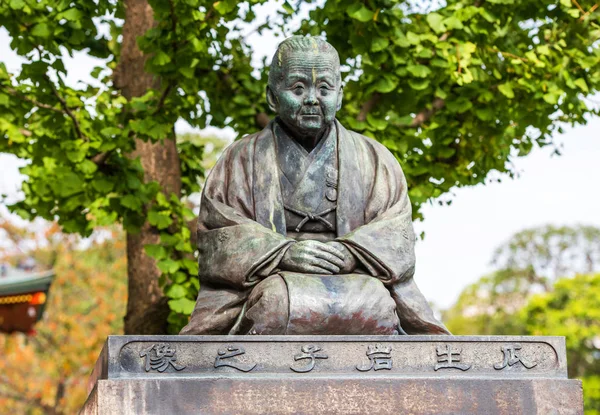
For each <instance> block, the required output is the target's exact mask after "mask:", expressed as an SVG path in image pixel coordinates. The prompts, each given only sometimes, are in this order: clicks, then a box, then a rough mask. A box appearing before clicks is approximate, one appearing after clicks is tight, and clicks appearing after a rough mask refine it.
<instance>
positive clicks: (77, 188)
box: [56, 172, 84, 197]
mask: <svg viewBox="0 0 600 415" xmlns="http://www.w3.org/2000/svg"><path fill="white" fill-rule="evenodd" d="M83 183H84V182H83V180H81V178H80V177H79V176H78V175H76V174H75V173H72V172H70V173H66V174H65V175H63V176H62V177H60V179H59V183H56V186H57V193H58V194H59V195H60V196H62V197H69V196H72V195H74V194H76V193H80V192H82V191H83Z"/></svg>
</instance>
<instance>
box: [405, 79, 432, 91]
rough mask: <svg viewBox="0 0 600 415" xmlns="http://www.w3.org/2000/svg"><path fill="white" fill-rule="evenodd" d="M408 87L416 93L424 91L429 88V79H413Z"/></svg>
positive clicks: (409, 81)
mask: <svg viewBox="0 0 600 415" xmlns="http://www.w3.org/2000/svg"><path fill="white" fill-rule="evenodd" d="M408 85H409V86H410V87H411V88H412V89H414V90H415V91H422V90H424V89H426V88H427V87H428V86H429V79H427V78H425V79H414V78H411V79H409V80H408Z"/></svg>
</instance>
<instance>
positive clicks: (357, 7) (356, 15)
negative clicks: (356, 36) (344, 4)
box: [346, 3, 375, 23]
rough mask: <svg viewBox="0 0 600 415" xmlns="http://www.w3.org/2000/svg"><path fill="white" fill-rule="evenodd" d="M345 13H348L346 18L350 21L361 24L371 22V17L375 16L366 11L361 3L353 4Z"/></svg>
mask: <svg viewBox="0 0 600 415" xmlns="http://www.w3.org/2000/svg"><path fill="white" fill-rule="evenodd" d="M346 13H348V16H350V17H351V18H352V19H355V20H358V21H359V22H363V23H364V22H368V21H370V20H373V16H374V15H375V13H373V12H372V11H371V10H369V9H367V8H366V7H365V5H364V4H362V3H354V4H353V5H351V6H350V7H348V8H347V9H346Z"/></svg>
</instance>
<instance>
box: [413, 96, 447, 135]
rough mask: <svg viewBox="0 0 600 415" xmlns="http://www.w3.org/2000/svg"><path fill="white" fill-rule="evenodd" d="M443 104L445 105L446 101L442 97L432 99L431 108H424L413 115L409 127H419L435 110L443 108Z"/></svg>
mask: <svg viewBox="0 0 600 415" xmlns="http://www.w3.org/2000/svg"><path fill="white" fill-rule="evenodd" d="M445 105H446V101H444V100H443V99H441V98H436V99H434V100H433V103H432V104H431V108H427V109H424V110H423V111H421V112H420V113H418V114H417V115H416V116H415V118H413V120H412V122H411V123H410V125H409V127H410V128H417V127H420V126H421V125H423V124H424V123H425V122H427V121H428V120H429V119H430V118H431V117H432V116H433V115H434V114H435V113H436V112H438V111H439V110H441V109H442V108H444V106H445Z"/></svg>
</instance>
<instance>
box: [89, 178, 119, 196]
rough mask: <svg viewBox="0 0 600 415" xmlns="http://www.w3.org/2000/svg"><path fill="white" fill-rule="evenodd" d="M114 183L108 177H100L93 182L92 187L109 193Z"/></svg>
mask: <svg viewBox="0 0 600 415" xmlns="http://www.w3.org/2000/svg"><path fill="white" fill-rule="evenodd" d="M113 186H114V183H113V182H112V181H110V180H108V179H105V178H100V179H96V180H94V181H93V182H92V187H93V188H94V189H96V190H97V191H99V192H100V193H108V192H110V191H111V190H112V188H113Z"/></svg>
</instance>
